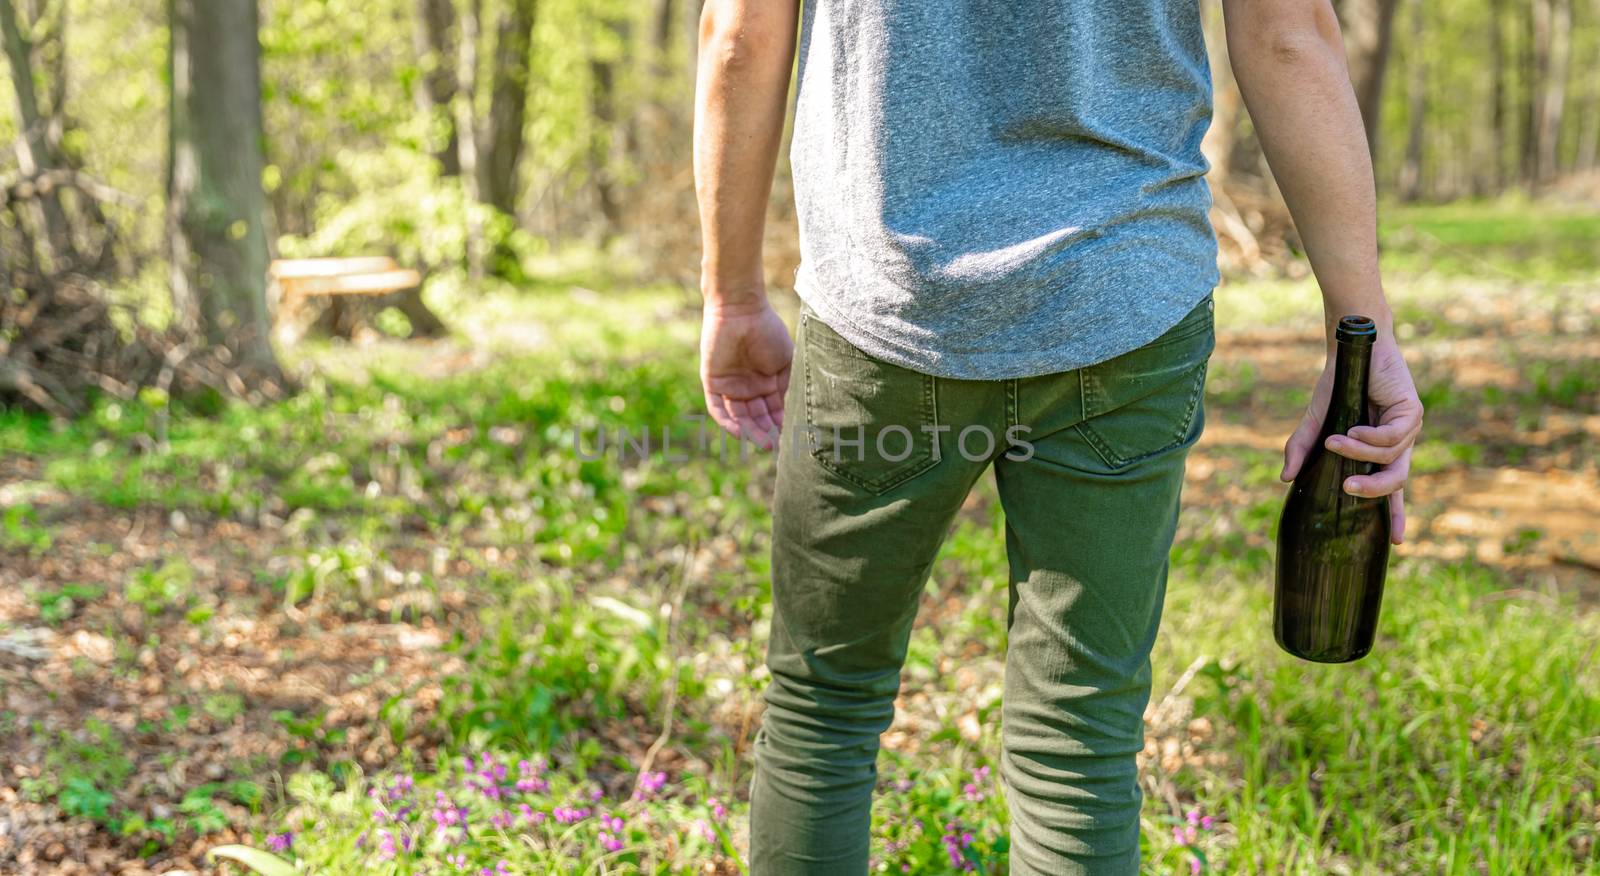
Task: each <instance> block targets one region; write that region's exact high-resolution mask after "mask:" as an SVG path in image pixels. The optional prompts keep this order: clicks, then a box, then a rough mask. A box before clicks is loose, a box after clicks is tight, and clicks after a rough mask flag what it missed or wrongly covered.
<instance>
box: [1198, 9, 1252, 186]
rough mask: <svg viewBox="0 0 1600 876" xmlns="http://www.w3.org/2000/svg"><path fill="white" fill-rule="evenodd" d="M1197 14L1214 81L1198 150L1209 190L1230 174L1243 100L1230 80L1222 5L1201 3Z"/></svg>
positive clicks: (1225, 181)
mask: <svg viewBox="0 0 1600 876" xmlns="http://www.w3.org/2000/svg"><path fill="white" fill-rule="evenodd" d="M1200 8H1201V12H1202V14H1203V15H1204V16H1205V18H1204V19H1203V23H1204V28H1205V37H1206V50H1207V52H1206V53H1207V55H1209V56H1210V62H1211V75H1212V77H1213V78H1214V79H1215V86H1214V88H1213V89H1212V90H1213V92H1214V97H1213V98H1212V105H1213V106H1212V113H1211V127H1210V128H1207V129H1206V136H1205V139H1204V140H1203V141H1202V142H1201V144H1200V151H1201V152H1202V153H1203V154H1204V155H1205V157H1206V160H1207V161H1208V162H1210V163H1211V172H1210V174H1209V177H1210V180H1211V184H1212V186H1213V187H1221V186H1224V185H1226V184H1227V182H1228V176H1229V175H1230V174H1231V173H1232V171H1233V151H1234V148H1235V147H1236V146H1237V145H1238V141H1239V118H1240V114H1241V110H1242V109H1243V101H1242V99H1241V98H1240V96H1239V85H1238V83H1236V82H1234V80H1233V67H1232V64H1231V62H1230V61H1229V59H1228V41H1227V38H1226V35H1225V34H1224V32H1223V21H1222V4H1221V3H1218V2H1209V0H1208V2H1205V3H1202V4H1201V7H1200Z"/></svg>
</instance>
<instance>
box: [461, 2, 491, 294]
mask: <svg viewBox="0 0 1600 876" xmlns="http://www.w3.org/2000/svg"><path fill="white" fill-rule="evenodd" d="M482 8H483V7H482V6H481V5H480V4H479V0H467V4H466V10H465V11H464V12H463V13H462V15H461V33H460V34H459V35H458V36H459V39H457V41H456V47H457V52H458V56H457V58H456V77H457V79H456V93H455V101H454V105H453V109H454V110H455V122H456V137H457V142H456V146H457V149H458V151H459V155H460V168H461V185H462V187H463V188H464V189H465V190H466V196H467V200H468V201H469V202H471V204H472V205H473V206H476V205H477V204H481V203H483V189H482V186H481V176H482V175H481V173H480V172H479V169H478V120H477V116H476V110H475V109H474V108H473V105H474V104H475V103H476V100H475V98H476V97H477V94H478V21H479V13H480V12H481V11H482ZM466 223H467V227H466V250H467V252H466V257H467V276H468V278H470V279H471V280H473V281H474V282H476V281H478V280H481V279H483V263H484V261H485V253H484V241H483V221H482V219H481V217H480V216H479V215H478V212H477V210H476V209H469V210H468V211H467V216H466Z"/></svg>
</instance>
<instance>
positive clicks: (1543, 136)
mask: <svg viewBox="0 0 1600 876" xmlns="http://www.w3.org/2000/svg"><path fill="white" fill-rule="evenodd" d="M1536 2H1537V3H1538V4H1539V6H1541V7H1542V8H1543V10H1544V12H1543V15H1542V16H1541V17H1542V18H1544V19H1545V26H1544V28H1543V33H1542V37H1543V39H1544V47H1543V50H1542V52H1541V56H1542V57H1543V60H1544V69H1543V70H1542V71H1541V73H1542V77H1541V78H1542V79H1543V88H1541V89H1540V92H1541V93H1540V95H1539V110H1538V120H1539V121H1538V131H1537V132H1536V138H1535V140H1534V142H1535V143H1536V144H1537V151H1538V164H1537V166H1536V167H1535V169H1534V181H1535V182H1536V183H1539V184H1543V183H1547V182H1549V181H1550V180H1551V179H1554V178H1555V176H1556V171H1557V169H1558V168H1557V162H1558V160H1559V159H1560V156H1561V123H1562V120H1563V119H1564V117H1565V115H1566V113H1565V110H1566V104H1567V72H1568V71H1567V65H1568V60H1569V59H1570V58H1571V55H1572V0H1536Z"/></svg>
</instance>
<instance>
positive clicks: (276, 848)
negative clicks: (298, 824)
mask: <svg viewBox="0 0 1600 876" xmlns="http://www.w3.org/2000/svg"><path fill="white" fill-rule="evenodd" d="M293 848H294V833H293V832H292V831H287V830H286V831H284V832H283V833H271V834H267V849H268V850H269V851H273V852H278V853H280V854H281V853H283V852H287V851H290V850H291V849H293Z"/></svg>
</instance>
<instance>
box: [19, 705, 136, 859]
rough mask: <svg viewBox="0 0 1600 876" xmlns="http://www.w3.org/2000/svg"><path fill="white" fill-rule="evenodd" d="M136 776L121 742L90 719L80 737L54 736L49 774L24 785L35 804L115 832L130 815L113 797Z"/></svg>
mask: <svg viewBox="0 0 1600 876" xmlns="http://www.w3.org/2000/svg"><path fill="white" fill-rule="evenodd" d="M132 774H133V762H132V761H131V760H129V758H128V756H127V754H126V753H125V752H124V751H123V744H122V740H121V737H120V736H118V735H117V732H116V731H115V730H114V729H113V728H112V727H111V726H110V725H109V724H106V723H105V722H103V721H100V720H98V719H95V718H90V719H89V720H87V721H85V722H84V725H83V727H82V728H81V729H80V730H79V731H78V732H75V733H73V732H67V731H60V732H59V733H57V734H55V735H54V737H53V739H52V740H51V745H50V746H49V749H48V752H47V754H46V755H45V771H44V773H43V774H42V775H41V776H39V777H37V778H25V779H23V782H22V792H23V794H24V795H25V796H27V797H28V798H30V799H32V800H36V801H38V800H54V801H55V803H56V804H57V805H59V806H60V807H61V810H62V811H63V812H65V813H67V814H68V815H70V816H72V817H74V818H86V819H89V820H90V821H93V822H96V823H98V824H102V825H105V826H106V827H107V828H108V829H110V830H112V831H113V832H116V831H119V830H120V829H121V828H122V824H123V818H124V816H125V813H124V812H123V810H122V809H121V807H120V806H118V804H117V800H116V797H115V796H114V794H113V792H114V791H115V790H117V789H119V788H121V787H122V786H123V783H124V782H126V781H127V779H128V777H129V776H130V775H132Z"/></svg>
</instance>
